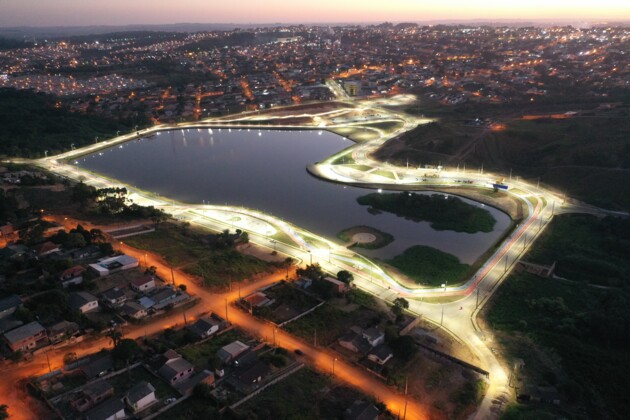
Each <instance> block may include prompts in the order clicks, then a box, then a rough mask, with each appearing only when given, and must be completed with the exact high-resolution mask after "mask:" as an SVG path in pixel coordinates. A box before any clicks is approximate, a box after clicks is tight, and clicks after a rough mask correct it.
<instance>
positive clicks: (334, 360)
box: [332, 357, 337, 376]
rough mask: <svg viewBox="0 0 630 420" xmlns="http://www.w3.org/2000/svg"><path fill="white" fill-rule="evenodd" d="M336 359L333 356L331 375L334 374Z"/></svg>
mask: <svg viewBox="0 0 630 420" xmlns="http://www.w3.org/2000/svg"><path fill="white" fill-rule="evenodd" d="M336 361H337V358H336V357H335V358H334V359H333V369H332V374H333V376H335V362H336Z"/></svg>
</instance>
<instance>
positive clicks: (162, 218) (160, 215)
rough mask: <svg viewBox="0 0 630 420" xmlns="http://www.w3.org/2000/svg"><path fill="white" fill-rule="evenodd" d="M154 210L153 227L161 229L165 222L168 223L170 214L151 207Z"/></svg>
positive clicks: (152, 216)
mask: <svg viewBox="0 0 630 420" xmlns="http://www.w3.org/2000/svg"><path fill="white" fill-rule="evenodd" d="M150 208H151V209H152V212H151V221H152V222H153V225H154V226H155V229H156V230H157V229H159V227H160V225H161V224H162V223H163V222H166V221H167V220H168V218H169V214H168V213H166V212H165V211H164V210H162V209H155V208H153V207H150Z"/></svg>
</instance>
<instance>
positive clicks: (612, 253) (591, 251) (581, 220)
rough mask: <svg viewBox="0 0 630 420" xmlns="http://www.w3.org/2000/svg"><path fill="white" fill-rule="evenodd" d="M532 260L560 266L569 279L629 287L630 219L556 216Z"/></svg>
mask: <svg viewBox="0 0 630 420" xmlns="http://www.w3.org/2000/svg"><path fill="white" fill-rule="evenodd" d="M527 257H528V260H530V261H532V262H537V263H541V264H548V265H551V264H553V263H554V262H556V263H557V265H556V274H557V275H558V276H560V277H565V278H567V279H569V280H577V281H582V282H587V283H596V284H601V285H608V286H620V285H624V286H627V285H628V284H629V283H628V280H629V279H630V220H628V219H621V218H614V217H607V218H605V219H598V218H596V217H595V216H590V215H561V216H556V217H555V218H554V219H553V221H552V222H551V224H550V225H549V226H548V227H547V229H546V231H545V232H544V234H543V236H542V237H541V238H540V239H539V240H538V241H537V242H536V247H535V248H534V249H533V250H532V252H531V253H530V254H529V255H528V256H527Z"/></svg>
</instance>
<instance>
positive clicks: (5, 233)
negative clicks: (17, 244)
mask: <svg viewBox="0 0 630 420" xmlns="http://www.w3.org/2000/svg"><path fill="white" fill-rule="evenodd" d="M14 236H15V229H14V227H13V225H12V224H11V223H6V224H3V225H2V226H0V238H2V239H4V240H5V241H9V240H11V239H13V237H14Z"/></svg>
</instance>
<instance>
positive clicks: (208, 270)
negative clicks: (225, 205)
mask: <svg viewBox="0 0 630 420" xmlns="http://www.w3.org/2000/svg"><path fill="white" fill-rule="evenodd" d="M219 239H220V238H219ZM219 242H220V241H219V240H210V239H208V235H203V234H201V233H199V232H196V231H194V230H192V229H190V228H189V227H188V226H187V225H176V224H174V223H165V224H164V225H163V226H162V227H161V228H160V230H159V231H155V232H151V233H147V234H144V235H138V236H132V237H129V238H125V243H127V244H129V245H131V246H133V247H134V248H139V249H145V250H148V251H151V252H155V253H157V254H159V255H161V256H162V257H163V258H164V259H165V260H166V261H167V262H168V263H169V264H170V265H173V266H175V267H179V268H183V269H184V271H186V272H187V273H190V274H193V275H196V276H201V277H203V279H204V284H206V285H207V286H221V287H225V286H227V285H229V284H230V282H232V281H239V280H242V279H244V278H247V277H250V276H253V275H256V274H259V273H263V272H266V271H268V270H269V269H270V268H271V267H272V265H271V264H269V263H266V262H264V261H261V260H259V259H257V258H255V257H252V256H249V255H245V254H241V253H240V252H238V251H236V250H235V249H234V248H233V244H232V246H227V245H226V247H225V248H223V247H222V245H220V244H219Z"/></svg>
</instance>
